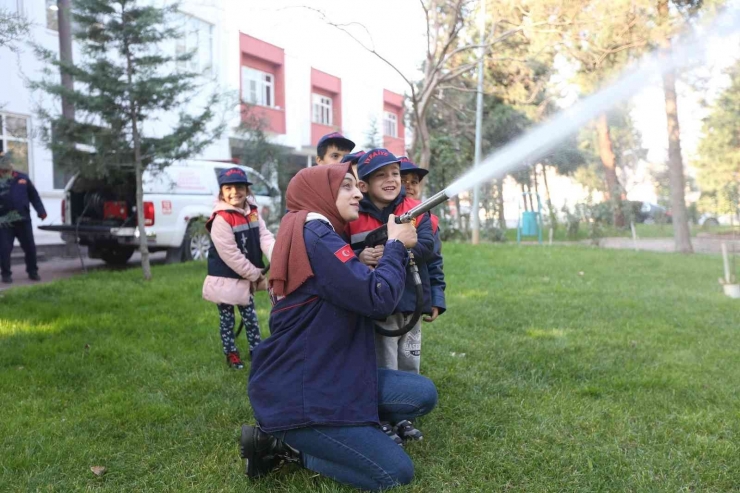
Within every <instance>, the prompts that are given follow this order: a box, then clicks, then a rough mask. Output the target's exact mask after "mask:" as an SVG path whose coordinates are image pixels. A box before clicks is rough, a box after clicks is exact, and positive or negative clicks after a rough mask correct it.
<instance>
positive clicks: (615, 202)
mask: <svg viewBox="0 0 740 493" xmlns="http://www.w3.org/2000/svg"><path fill="white" fill-rule="evenodd" d="M596 133H597V134H598V137H599V157H600V158H601V163H602V164H603V165H604V177H605V178H606V198H607V200H609V201H610V202H611V204H612V212H613V214H614V225H615V226H617V227H620V228H621V227H624V224H625V222H624V213H623V212H622V190H621V188H620V186H619V178H617V167H616V162H617V160H616V158H615V156H614V149H613V147H612V136H611V133H610V132H609V122H608V121H607V119H606V113H602V114H601V116H599V118H598V119H597V120H596Z"/></svg>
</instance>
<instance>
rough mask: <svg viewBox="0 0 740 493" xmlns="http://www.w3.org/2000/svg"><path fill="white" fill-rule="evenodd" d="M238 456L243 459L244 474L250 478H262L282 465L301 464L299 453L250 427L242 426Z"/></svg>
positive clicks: (254, 427) (257, 428) (256, 427)
mask: <svg viewBox="0 0 740 493" xmlns="http://www.w3.org/2000/svg"><path fill="white" fill-rule="evenodd" d="M239 455H240V456H241V458H242V459H244V463H245V465H246V471H245V472H246V474H247V476H249V477H250V478H259V477H261V476H264V475H265V474H268V473H270V472H272V471H274V470H276V469H278V468H280V467H281V466H282V465H283V464H289V463H294V464H300V463H301V454H300V452H298V451H297V450H295V449H293V448H291V447H290V446H288V445H287V444H286V443H285V442H283V441H282V440H278V439H277V438H275V437H274V436H272V435H268V434H267V433H265V432H264V431H262V430H261V429H260V428H259V426H252V425H242V436H241V438H240V440H239Z"/></svg>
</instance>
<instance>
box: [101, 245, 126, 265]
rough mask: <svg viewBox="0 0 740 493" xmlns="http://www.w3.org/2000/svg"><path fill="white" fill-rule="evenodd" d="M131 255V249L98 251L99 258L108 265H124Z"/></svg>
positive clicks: (121, 248)
mask: <svg viewBox="0 0 740 493" xmlns="http://www.w3.org/2000/svg"><path fill="white" fill-rule="evenodd" d="M133 254H134V249H133V248H124V247H120V248H106V249H104V250H101V251H100V258H101V259H103V261H104V262H105V263H106V264H108V265H125V264H126V262H128V261H129V259H130V258H131V256H132V255H133Z"/></svg>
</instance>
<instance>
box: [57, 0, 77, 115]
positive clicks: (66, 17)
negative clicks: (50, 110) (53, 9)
mask: <svg viewBox="0 0 740 493" xmlns="http://www.w3.org/2000/svg"><path fill="white" fill-rule="evenodd" d="M71 17H72V2H71V0H57V19H58V24H59V61H60V62H62V63H67V64H71V63H72V22H71ZM62 85H63V86H64V88H65V89H67V90H69V91H72V90H73V89H74V79H73V78H72V75H71V74H68V73H65V72H64V71H62ZM62 117H64V118H66V119H69V120H74V119H75V107H74V105H73V104H72V103H71V102H70V101H69V99H68V98H66V97H65V96H64V95H62Z"/></svg>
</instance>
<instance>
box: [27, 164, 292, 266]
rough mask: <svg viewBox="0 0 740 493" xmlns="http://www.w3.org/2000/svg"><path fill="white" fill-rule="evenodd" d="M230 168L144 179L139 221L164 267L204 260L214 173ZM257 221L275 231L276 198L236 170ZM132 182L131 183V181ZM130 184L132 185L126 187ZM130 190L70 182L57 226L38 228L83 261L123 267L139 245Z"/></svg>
mask: <svg viewBox="0 0 740 493" xmlns="http://www.w3.org/2000/svg"><path fill="white" fill-rule="evenodd" d="M232 166H234V165H233V164H230V163H227V162H218V161H197V160H192V161H185V162H181V163H176V164H173V165H171V166H168V167H167V168H165V169H164V170H163V171H161V172H158V173H156V174H153V173H148V172H147V173H145V175H144V218H145V221H146V224H145V227H146V232H147V243H148V245H149V250H150V251H152V252H156V251H163V250H166V251H167V261H168V262H180V261H187V260H200V259H204V258H205V257H206V255H207V253H208V248H209V246H210V240H209V238H208V235H207V233H206V232H205V230H204V228H203V221H204V220H205V219H207V218H208V217H209V216H210V214H211V211H212V209H213V205H214V203H215V201H216V198H217V196H218V180H217V178H218V173H219V172H220V171H221V170H223V169H227V168H230V167H232ZM240 168H242V169H243V170H244V171H245V172H246V173H247V176H248V177H249V180H250V181H251V182H252V183H253V184H252V186H251V190H252V193H253V194H254V197H255V200H256V202H257V205H258V206H259V212H260V215H261V216H262V217H263V218H264V220H265V222H266V223H267V224H268V225H276V224H277V221H278V219H279V214H278V213H279V212H280V209H279V208H280V192H279V191H278V189H277V187H276V186H274V185H273V184H270V183H268V181H267V180H265V178H264V177H263V176H262V175H260V174H259V173H258V172H257V171H255V170H253V169H252V168H248V167H246V166H240ZM132 179H133V177H132ZM132 183H133V181H132ZM135 197H136V192H135V188H134V186H133V185H126V184H120V183H117V184H108V183H103V182H101V181H94V180H93V181H90V180H82V179H78V178H72V179H71V180H70V181H69V183H68V184H67V186H66V187H65V198H64V200H63V201H62V223H63V224H58V225H48V226H41V227H40V229H43V230H46V231H58V232H60V233H61V234H62V239H63V240H64V241H65V242H68V243H76V242H77V241H79V243H80V244H81V245H85V246H87V251H88V256H89V257H91V258H100V259H103V260H104V261H105V262H106V263H108V264H125V263H126V262H128V260H129V259H130V258H131V255H133V253H134V251H135V250H136V249H137V248H138V245H139V232H138V230H137V228H136V200H135Z"/></svg>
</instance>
